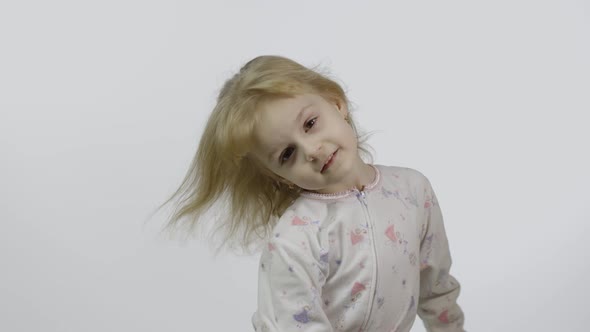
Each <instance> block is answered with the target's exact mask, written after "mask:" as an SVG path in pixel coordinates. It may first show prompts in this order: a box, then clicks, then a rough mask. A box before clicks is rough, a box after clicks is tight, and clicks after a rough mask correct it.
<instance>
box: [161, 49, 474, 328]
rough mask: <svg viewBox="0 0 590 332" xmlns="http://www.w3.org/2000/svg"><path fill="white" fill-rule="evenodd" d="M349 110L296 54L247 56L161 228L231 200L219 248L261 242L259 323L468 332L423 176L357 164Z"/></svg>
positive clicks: (220, 226)
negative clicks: (176, 207) (173, 209)
mask: <svg viewBox="0 0 590 332" xmlns="http://www.w3.org/2000/svg"><path fill="white" fill-rule="evenodd" d="M348 105H349V102H348V99H347V97H346V95H345V93H344V91H343V89H342V88H341V87H340V86H339V85H338V84H337V83H336V82H334V81H333V80H331V79H329V78H328V77H327V76H326V75H322V74H320V73H319V72H317V71H314V70H312V69H308V68H306V67H304V66H302V65H300V64H298V63H296V62H294V61H292V60H290V59H287V58H284V57H279V56H260V57H257V58H254V59H252V60H251V61H249V62H248V63H246V64H245V65H244V66H243V67H242V68H241V69H240V71H239V73H237V74H236V75H234V76H233V77H232V78H231V79H229V80H228V81H227V82H226V83H225V85H224V86H223V88H222V89H221V92H220V93H219V97H218V99H217V105H216V106H215V109H214V110H213V112H212V114H211V116H210V118H209V120H208V122H207V125H206V127H205V130H204V133H203V136H202V138H201V141H200V144H199V148H198V152H197V154H196V156H195V159H194V161H193V163H192V165H191V167H190V171H189V173H188V174H187V176H186V178H185V180H184V182H183V184H182V186H181V187H180V188H179V189H178V191H176V193H175V194H174V195H173V197H175V196H176V195H178V194H179V193H181V192H182V193H183V194H184V195H183V197H185V199H183V200H182V202H181V204H180V206H179V207H180V209H179V210H176V212H175V214H174V216H173V217H172V219H171V221H170V223H169V224H168V225H167V226H169V227H172V226H175V225H179V224H180V223H179V220H180V219H181V218H182V217H183V216H192V217H194V218H193V219H192V220H191V221H190V222H189V223H186V225H187V226H190V230H192V229H193V226H195V225H197V221H198V220H199V218H200V217H202V216H203V213H204V212H205V211H206V210H208V209H209V208H211V207H212V206H213V205H214V203H219V202H225V203H227V206H225V207H223V209H222V210H223V211H226V214H225V215H223V216H222V217H221V219H220V221H218V222H217V223H216V226H217V228H216V231H219V230H221V231H223V234H224V238H223V239H224V242H223V244H222V246H224V245H233V244H235V243H236V242H237V243H238V244H239V245H240V247H242V248H249V247H250V246H251V245H253V244H258V245H260V244H261V243H262V244H263V246H262V254H261V259H260V265H259V283H258V309H257V310H256V312H255V313H254V315H253V316H252V324H253V327H254V330H256V331H259V332H260V331H281V332H284V331H355V332H357V331H397V332H406V331H409V330H410V328H411V327H412V324H413V322H414V320H415V318H416V314H418V315H419V316H420V318H421V319H422V321H423V323H424V325H425V327H426V329H427V330H428V331H432V332H434V331H449V332H451V331H453V332H459V331H464V330H463V323H464V315H463V312H462V310H461V308H460V307H459V305H458V304H457V297H458V296H459V292H460V284H459V282H458V281H457V280H456V279H455V278H454V277H453V276H451V275H450V274H449V269H450V267H451V256H450V253H449V245H448V242H447V237H446V234H445V228H444V225H443V217H442V214H441V209H440V206H439V204H438V201H437V199H436V195H435V193H434V191H433V189H432V186H431V184H430V182H429V180H428V178H427V177H426V176H424V175H423V174H422V173H420V172H419V171H417V170H415V169H411V168H406V167H398V166H383V165H374V164H371V163H366V162H364V161H363V159H362V158H361V156H360V152H367V150H366V149H365V148H364V147H363V142H362V141H359V135H358V134H357V130H356V127H355V124H354V122H353V119H352V116H351V114H350V112H349V109H348ZM171 199H172V198H171ZM168 201H170V200H168ZM168 201H167V202H168Z"/></svg>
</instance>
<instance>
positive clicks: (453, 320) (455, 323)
mask: <svg viewBox="0 0 590 332" xmlns="http://www.w3.org/2000/svg"><path fill="white" fill-rule="evenodd" d="M424 184H425V185H424V187H423V188H424V189H423V190H424V195H423V196H422V197H423V199H422V201H421V202H420V203H421V204H422V206H423V216H424V218H423V226H422V227H423V229H422V234H421V236H422V238H421V243H420V298H419V301H418V316H419V317H420V318H421V319H422V322H423V323H424V327H425V328H426V330H427V331H428V332H464V331H465V330H464V329H463V324H464V320H465V318H464V314H463V311H462V310H461V308H460V307H459V305H458V304H457V298H458V297H459V293H460V290H461V285H460V284H459V282H458V281H457V280H456V279H455V278H454V277H453V276H452V275H451V274H450V273H449V272H450V268H451V263H452V260H451V254H450V250H449V244H448V240H447V236H446V232H445V227H444V223H443V216H442V211H441V208H440V206H439V204H438V200H437V198H436V194H435V193H434V190H433V189H432V186H431V183H430V181H429V180H428V178H426V177H424Z"/></svg>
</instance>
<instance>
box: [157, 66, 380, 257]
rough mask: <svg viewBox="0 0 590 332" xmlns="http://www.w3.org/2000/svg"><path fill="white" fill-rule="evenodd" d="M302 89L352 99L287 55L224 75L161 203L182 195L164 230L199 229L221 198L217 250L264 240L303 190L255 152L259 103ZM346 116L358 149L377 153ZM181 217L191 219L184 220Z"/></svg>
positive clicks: (331, 98)
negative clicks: (179, 175)
mask: <svg viewBox="0 0 590 332" xmlns="http://www.w3.org/2000/svg"><path fill="white" fill-rule="evenodd" d="M304 93H314V94H317V95H320V96H322V97H323V98H324V99H326V100H328V101H331V102H339V103H345V104H346V105H347V106H348V105H350V103H349V100H348V98H347V97H346V94H345V92H344V90H343V89H342V87H341V86H340V85H339V84H338V83H336V82H335V81H333V80H332V79H330V78H328V77H327V75H326V74H321V73H320V72H319V71H317V70H313V69H309V68H307V67H305V66H303V65H301V64H299V63H297V62H295V61H293V60H290V59H288V58H285V57H282V56H273V55H265V56H259V57H256V58H254V59H252V60H250V61H249V62H247V63H246V64H245V65H244V66H243V67H242V68H241V69H240V70H239V72H238V73H236V74H235V75H234V76H233V77H232V78H230V79H229V80H227V81H226V82H225V84H224V85H223V87H222V88H221V91H220V92H219V96H218V97H217V104H216V106H215V107H214V109H213V111H212V113H211V115H210V117H209V119H208V121H207V124H206V126H205V130H204V132H203V135H202V138H201V140H200V142H199V146H198V150H197V153H196V155H195V156H194V158H193V160H192V163H191V165H190V167H189V169H188V172H187V174H186V176H185V178H184V180H183V182H182V184H181V185H180V187H179V188H178V189H177V190H176V192H175V193H174V194H173V195H172V196H171V197H170V198H169V199H168V200H166V201H165V202H164V203H163V204H162V205H161V206H160V208H161V207H162V206H164V205H165V204H167V203H168V202H170V201H171V200H172V199H174V198H176V197H179V198H181V200H180V201H179V203H178V204H177V205H176V209H175V212H174V214H173V215H172V217H171V218H170V220H169V222H168V223H167V224H166V225H165V227H164V229H168V230H173V229H177V228H178V226H182V225H184V226H186V227H188V232H187V233H185V234H194V230H195V226H197V224H199V223H200V219H201V218H202V217H203V215H204V213H205V212H206V211H208V210H210V209H211V207H213V206H214V204H218V205H219V211H220V212H221V217H220V216H216V218H210V219H216V223H215V228H214V231H215V233H216V232H218V231H222V233H223V236H222V242H221V244H220V245H219V246H218V248H217V249H218V250H219V249H221V248H223V247H228V248H231V249H236V248H238V249H245V250H246V251H247V252H250V249H252V246H253V245H259V244H262V241H259V240H263V239H266V238H268V237H269V236H270V232H271V231H272V228H273V227H274V225H275V223H276V220H277V219H278V218H279V217H280V216H281V215H282V214H283V212H284V211H285V210H286V209H287V208H288V207H289V205H290V204H291V203H292V202H293V201H294V200H295V199H297V197H299V194H300V192H301V189H300V188H298V187H296V186H293V185H292V184H290V183H288V182H287V181H286V180H284V179H282V178H280V177H278V176H277V175H275V174H274V173H272V172H271V171H269V170H268V169H266V168H265V167H264V166H262V165H261V164H260V163H259V162H258V161H257V160H256V159H255V158H252V157H250V155H249V152H251V147H252V146H254V144H255V138H254V135H253V131H254V128H255V124H256V122H257V114H258V113H259V112H257V109H258V106H259V105H261V103H263V102H265V101H269V100H273V99H278V98H291V97H294V96H296V95H300V94H304ZM349 109H350V107H349ZM347 121H348V123H349V124H350V125H351V126H352V128H353V130H354V132H355V133H356V136H357V139H358V149H359V152H360V154H361V155H362V154H365V155H367V156H368V157H369V159H372V156H371V154H370V152H369V151H368V150H367V147H365V146H364V145H365V144H366V143H365V142H366V138H365V139H362V138H361V136H360V135H359V134H358V131H357V128H356V126H355V124H354V121H353V119H352V116H351V114H350V112H349V114H348V119H347ZM223 203H225V204H223ZM183 217H190V218H189V220H188V221H187V222H184V223H181V222H180V221H181V219H182V218H183ZM208 239H209V240H211V239H212V237H208ZM236 245H237V247H236ZM257 249H259V247H257Z"/></svg>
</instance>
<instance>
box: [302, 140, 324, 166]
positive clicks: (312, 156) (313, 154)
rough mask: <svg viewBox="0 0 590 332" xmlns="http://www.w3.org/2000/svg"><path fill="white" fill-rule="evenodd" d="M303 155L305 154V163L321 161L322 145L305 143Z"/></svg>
mask: <svg viewBox="0 0 590 332" xmlns="http://www.w3.org/2000/svg"><path fill="white" fill-rule="evenodd" d="M302 151H303V153H305V160H307V161H314V160H319V159H321V156H322V153H323V148H322V145H321V144H319V143H311V142H309V143H306V144H304V146H303V148H302Z"/></svg>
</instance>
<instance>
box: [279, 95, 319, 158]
mask: <svg viewBox="0 0 590 332" xmlns="http://www.w3.org/2000/svg"><path fill="white" fill-rule="evenodd" d="M312 105H313V103H309V104H307V105H306V106H304V107H303V108H301V110H300V111H299V114H297V117H296V118H295V123H299V122H300V121H301V120H300V119H301V117H302V116H303V112H304V111H305V110H306V109H308V108H309V107H311V106H312ZM275 153H276V151H271V152H270V153H269V154H268V161H269V162H271V163H272V162H273V159H274V158H273V155H274V154H275Z"/></svg>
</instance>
